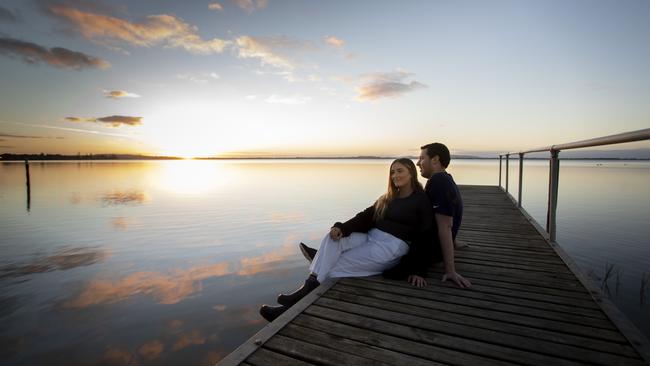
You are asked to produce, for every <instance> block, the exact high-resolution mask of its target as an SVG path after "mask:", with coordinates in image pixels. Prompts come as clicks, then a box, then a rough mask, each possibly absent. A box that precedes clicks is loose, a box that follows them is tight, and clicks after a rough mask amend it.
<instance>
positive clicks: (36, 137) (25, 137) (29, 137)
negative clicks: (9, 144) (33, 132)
mask: <svg viewBox="0 0 650 366" xmlns="http://www.w3.org/2000/svg"><path fill="white" fill-rule="evenodd" d="M0 136H2V137H13V138H17V139H42V138H45V136H29V135H12V134H9V133H1V132H0Z"/></svg>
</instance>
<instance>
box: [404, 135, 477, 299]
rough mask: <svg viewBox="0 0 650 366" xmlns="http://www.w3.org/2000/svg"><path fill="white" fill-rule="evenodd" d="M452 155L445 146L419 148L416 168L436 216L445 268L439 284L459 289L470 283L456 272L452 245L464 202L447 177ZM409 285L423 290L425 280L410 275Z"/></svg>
mask: <svg viewBox="0 0 650 366" xmlns="http://www.w3.org/2000/svg"><path fill="white" fill-rule="evenodd" d="M450 160H451V155H450V154H449V149H448V148H447V146H445V145H443V144H441V143H438V142H435V143H432V144H428V145H424V146H422V147H420V157H419V159H418V162H417V166H418V167H419V168H420V175H422V176H423V177H424V178H427V184H426V186H425V188H424V189H425V191H426V193H427V196H429V199H430V200H431V205H432V207H433V212H434V215H435V220H434V221H435V225H434V226H436V227H437V231H438V239H439V241H440V248H441V250H442V259H443V262H444V264H445V274H444V275H443V276H442V281H443V282H444V281H447V280H450V281H453V282H454V283H455V284H456V285H458V287H461V288H469V287H470V286H471V283H470V282H469V281H468V280H467V279H465V278H463V276H461V275H460V274H459V273H458V272H456V266H455V263H454V241H455V239H456V234H458V229H459V228H460V223H461V220H462V218H463V199H462V197H461V196H460V192H459V191H458V186H457V185H456V182H454V178H452V176H451V175H450V174H449V173H447V171H446V169H447V167H448V166H449V161H450ZM408 281H409V283H411V284H414V285H416V286H420V287H421V286H426V281H425V280H424V278H422V277H420V276H418V275H411V276H410V277H409V279H408Z"/></svg>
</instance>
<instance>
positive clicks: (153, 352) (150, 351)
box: [138, 340, 165, 361]
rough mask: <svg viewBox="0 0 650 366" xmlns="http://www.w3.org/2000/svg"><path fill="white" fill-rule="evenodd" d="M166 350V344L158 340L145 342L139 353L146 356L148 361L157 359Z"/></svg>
mask: <svg viewBox="0 0 650 366" xmlns="http://www.w3.org/2000/svg"><path fill="white" fill-rule="evenodd" d="M164 350H165V345H164V344H163V343H162V342H161V341H158V340H155V341H151V342H147V343H145V344H143V345H142V346H141V347H140V348H139V349H138V353H139V354H140V356H142V357H144V358H145V359H146V360H147V361H151V360H155V359H156V358H158V357H160V355H161V354H162V353H163V351H164Z"/></svg>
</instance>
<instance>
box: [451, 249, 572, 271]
mask: <svg viewBox="0 0 650 366" xmlns="http://www.w3.org/2000/svg"><path fill="white" fill-rule="evenodd" d="M456 258H470V259H476V260H477V259H482V260H485V261H486V262H505V263H517V264H525V265H528V266H533V265H545V266H549V267H550V266H563V267H566V264H564V262H562V261H561V260H560V259H559V258H557V257H555V258H554V257H550V256H548V257H531V256H529V255H528V256H527V255H523V254H518V253H509V254H506V253H495V252H491V251H489V250H483V248H481V247H472V246H469V247H466V248H462V249H460V250H456Z"/></svg>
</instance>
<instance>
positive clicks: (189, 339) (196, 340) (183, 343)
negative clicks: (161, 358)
mask: <svg viewBox="0 0 650 366" xmlns="http://www.w3.org/2000/svg"><path fill="white" fill-rule="evenodd" d="M193 344H205V337H203V336H202V335H201V332H199V331H198V330H193V331H191V332H190V333H186V334H181V336H180V337H179V338H178V340H177V341H176V343H174V346H173V347H172V351H180V350H182V349H183V348H185V347H188V346H191V345H193Z"/></svg>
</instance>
